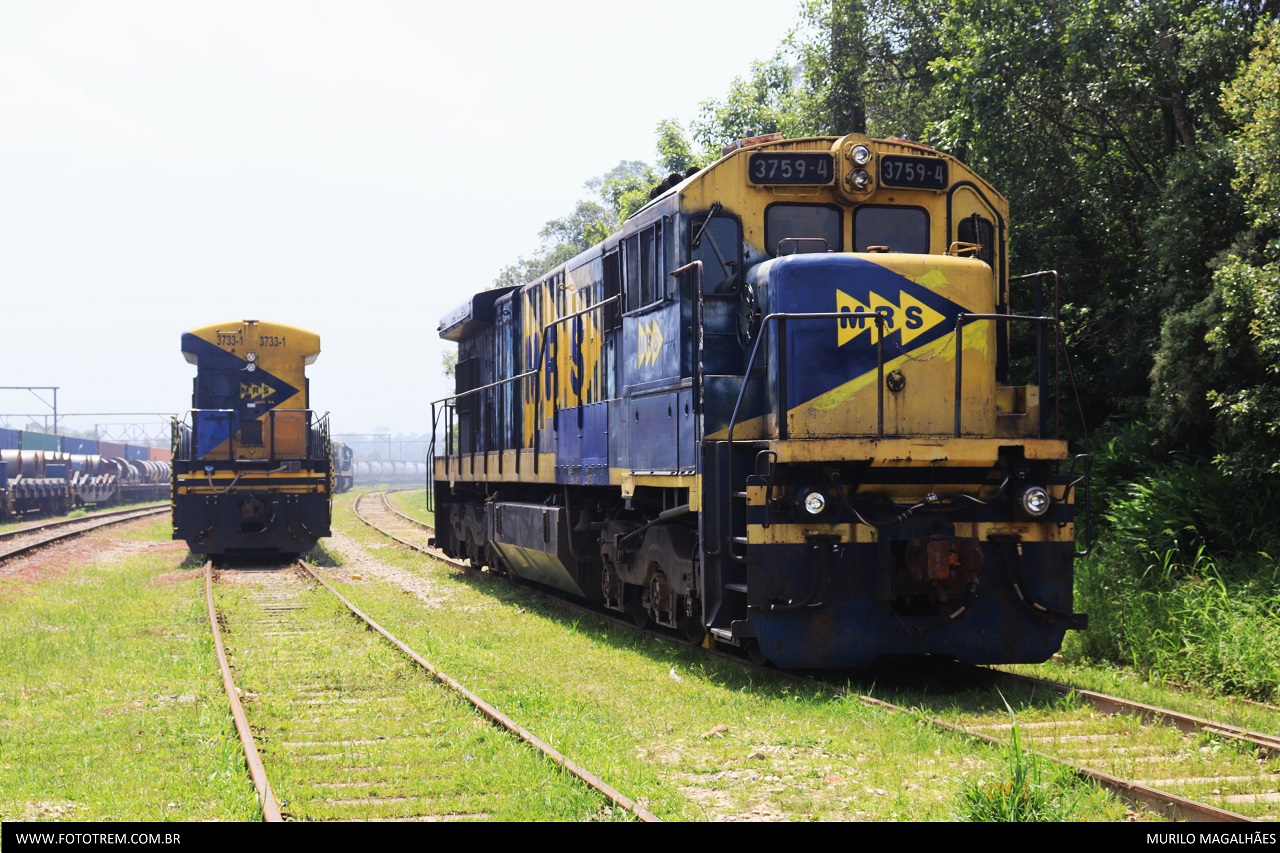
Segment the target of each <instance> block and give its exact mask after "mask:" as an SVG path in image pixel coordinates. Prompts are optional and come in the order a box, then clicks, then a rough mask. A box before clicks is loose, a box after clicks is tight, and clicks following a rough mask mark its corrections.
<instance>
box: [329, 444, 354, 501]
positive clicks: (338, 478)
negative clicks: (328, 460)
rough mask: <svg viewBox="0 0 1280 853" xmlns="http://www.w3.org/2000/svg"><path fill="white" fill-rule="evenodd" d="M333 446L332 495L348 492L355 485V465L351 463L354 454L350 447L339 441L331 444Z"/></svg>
mask: <svg viewBox="0 0 1280 853" xmlns="http://www.w3.org/2000/svg"><path fill="white" fill-rule="evenodd" d="M331 444H332V446H333V454H332V455H333V462H332V465H333V493H334V494H341V493H342V492H349V491H351V488H352V487H353V486H354V485H355V482H356V481H355V464H354V463H353V462H352V458H353V457H354V455H355V454H354V452H353V451H352V450H351V447H350V445H346V444H343V443H342V442H341V441H334V442H331Z"/></svg>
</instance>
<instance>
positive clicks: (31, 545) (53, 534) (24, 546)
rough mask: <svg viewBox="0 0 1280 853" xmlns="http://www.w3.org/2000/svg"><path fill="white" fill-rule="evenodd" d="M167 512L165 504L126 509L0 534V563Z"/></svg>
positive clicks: (36, 525)
mask: <svg viewBox="0 0 1280 853" xmlns="http://www.w3.org/2000/svg"><path fill="white" fill-rule="evenodd" d="M167 512H169V504H167V503H166V504H163V505H161V506H142V507H130V508H128V509H120V510H112V511H109V512H97V513H94V514H92V515H86V516H82V517H80V518H70V519H59V520H58V521H50V522H46V523H43V524H34V525H31V526H28V527H23V528H20V529H17V530H8V531H5V532H4V533H0V561H5V560H11V559H13V558H15V557H19V556H21V555H23V554H27V553H29V552H31V551H34V550H36V549H37V548H43V547H45V546H46V545H52V544H53V543H55V542H61V541H63V540H66V539H72V538H75V537H76V536H81V535H83V534H85V533H89V532H90V531H93V530H98V529H100V528H103V527H108V526H110V525H113V524H123V523H124V522H126V521H134V520H136V519H139V518H151V517H153V516H157V515H162V514H164V513H167Z"/></svg>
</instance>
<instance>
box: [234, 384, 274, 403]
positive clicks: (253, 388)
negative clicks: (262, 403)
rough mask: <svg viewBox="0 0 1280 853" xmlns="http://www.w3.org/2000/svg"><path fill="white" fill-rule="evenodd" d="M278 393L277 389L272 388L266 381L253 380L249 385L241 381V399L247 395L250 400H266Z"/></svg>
mask: <svg viewBox="0 0 1280 853" xmlns="http://www.w3.org/2000/svg"><path fill="white" fill-rule="evenodd" d="M275 393H276V389H274V388H272V387H271V386H270V385H268V384H267V383H265V382H251V383H249V384H248V385H246V384H245V383H243V382H241V383H240V399H241V400H243V399H245V398H246V397H247V398H248V399H250V400H266V399H267V398H268V397H270V396H271V395H272V394H275Z"/></svg>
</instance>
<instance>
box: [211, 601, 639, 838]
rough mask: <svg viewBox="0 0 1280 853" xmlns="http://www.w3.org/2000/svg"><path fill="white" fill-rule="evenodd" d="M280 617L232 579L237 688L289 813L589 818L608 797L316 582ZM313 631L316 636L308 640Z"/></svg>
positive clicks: (607, 813) (605, 807)
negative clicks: (368, 626)
mask: <svg viewBox="0 0 1280 853" xmlns="http://www.w3.org/2000/svg"><path fill="white" fill-rule="evenodd" d="M295 588H296V595H295V597H293V598H291V599H289V602H290V604H291V606H296V607H298V608H299V609H298V610H297V611H293V612H290V613H288V614H287V616H284V617H281V616H276V617H272V618H267V617H265V616H264V613H263V610H262V607H261V604H260V603H258V602H256V601H255V600H253V599H252V598H251V596H252V595H253V594H254V593H255V592H256V590H257V589H258V584H256V583H254V582H253V580H250V579H246V578H243V577H242V578H241V579H240V580H238V581H237V582H236V583H235V584H234V585H230V584H220V585H219V589H218V593H217V595H218V600H219V611H220V612H221V613H222V614H223V615H224V617H225V621H226V629H227V634H228V637H229V643H230V645H231V647H232V650H233V651H232V660H233V665H234V667H235V669H236V673H237V676H236V677H237V686H239V687H241V689H243V690H244V691H246V694H247V695H248V696H250V697H251V701H249V702H247V703H246V713H247V715H248V717H249V722H250V725H251V726H252V727H253V729H254V731H255V738H256V739H257V740H258V741H259V743H260V749H261V751H262V753H263V760H264V762H265V764H266V767H267V772H268V775H269V778H270V779H271V783H272V787H273V790H274V791H275V793H276V796H277V798H278V800H279V801H280V806H281V809H282V811H285V812H286V813H288V814H289V816H290V817H291V818H292V819H296V820H333V819H352V818H358V819H368V818H383V819H386V818H415V817H416V818H426V817H430V818H448V819H453V820H459V819H462V820H465V819H472V820H492V821H534V820H552V821H584V820H609V819H613V818H614V817H617V814H616V813H614V812H613V811H611V809H610V806H609V804H608V802H607V801H606V800H605V799H604V798H603V797H601V796H600V795H598V794H596V793H594V792H592V791H590V790H589V789H588V788H586V786H585V785H583V784H581V783H580V782H578V781H577V780H575V779H573V778H571V777H570V776H568V775H567V774H565V773H563V772H562V771H561V770H560V769H559V768H558V767H556V765H554V764H553V763H552V762H551V761H550V760H548V759H546V758H544V757H543V756H542V755H540V754H539V753H538V752H537V751H536V750H534V749H533V748H532V747H529V746H526V745H524V744H523V743H522V742H520V741H518V740H517V739H516V738H514V737H512V736H509V735H506V734H505V733H503V732H502V731H500V730H499V729H497V728H496V727H494V726H493V725H491V724H489V723H488V721H487V720H486V719H484V718H483V717H482V716H481V715H480V714H479V712H477V711H476V710H475V709H473V708H472V707H471V705H470V704H469V703H467V702H466V701H465V699H463V698H462V697H461V696H459V695H458V694H456V693H454V692H453V691H451V690H449V689H448V688H447V687H445V686H444V685H441V684H439V683H438V682H436V681H435V680H434V679H433V678H432V677H431V676H430V674H428V673H427V672H425V671H424V670H422V669H420V668H419V667H417V666H416V665H415V664H413V663H412V662H411V661H409V660H408V659H407V658H406V657H405V656H404V655H402V654H401V653H400V652H399V651H398V650H396V649H394V648H393V647H392V646H391V645H390V644H388V643H387V642H386V641H385V640H383V639H382V637H380V636H379V635H377V634H375V633H373V632H371V631H368V630H365V629H364V628H363V627H362V626H361V625H360V624H359V623H357V622H356V620H355V619H354V618H353V617H352V616H351V615H350V614H349V613H348V611H347V610H346V608H344V607H343V606H342V605H341V604H340V603H339V602H338V601H337V600H336V599H334V598H333V597H332V596H331V595H330V594H329V593H328V592H327V591H325V590H323V589H321V588H319V587H318V585H316V584H315V583H314V582H309V584H304V583H303V582H302V581H295V582H294V583H293V584H292V585H291V587H290V589H295ZM302 632H305V636H306V638H307V642H305V643H299V642H298V636H299V634H300V633H302Z"/></svg>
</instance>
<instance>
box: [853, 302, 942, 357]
mask: <svg viewBox="0 0 1280 853" xmlns="http://www.w3.org/2000/svg"><path fill="white" fill-rule="evenodd" d="M897 295H898V299H899V301H898V302H897V303H894V302H892V301H890V300H888V299H886V298H884V297H883V296H881V295H880V294H878V293H875V292H873V291H867V301H866V304H863V303H862V302H859V301H858V300H857V299H854V298H853V297H852V296H850V295H849V294H847V293H845V292H844V291H843V290H837V291H836V310H837V311H839V312H841V313H863V312H875V313H876V314H879V315H880V316H881V317H882V318H883V319H884V334H885V337H886V338H887V337H889V336H890V335H894V334H898V335H901V337H900V339H899V341H900V343H901V345H902V346H904V347H905V346H906V345H908V344H909V343H911V342H912V341H913V340H915V339H916V338H918V337H920V336H921V335H923V334H924V333H925V332H928V331H929V330H930V329H932V328H933V327H934V326H936V325H938V324H939V323H941V322H942V321H943V320H945V319H946V317H945V316H943V315H942V314H941V313H940V312H938V311H935V310H934V309H932V308H930V307H929V306H928V305H925V304H924V303H923V302H921V301H920V300H919V299H916V298H915V297H914V296H912V295H911V294H909V293H907V292H906V291H899V292H898V294H897ZM864 333H869V336H870V341H869V342H870V343H872V344H874V343H876V342H877V341H878V340H879V337H880V332H879V324H877V323H876V321H875V320H873V319H871V318H870V317H850V318H848V319H843V318H841V320H840V322H839V324H838V326H837V330H836V340H837V342H838V343H837V344H836V345H837V346H844V345H845V344H847V343H849V342H850V341H852V340H855V339H857V338H858V337H860V336H861V335H863V334H864Z"/></svg>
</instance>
